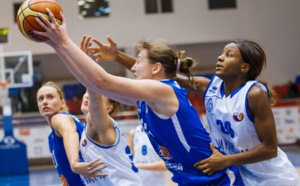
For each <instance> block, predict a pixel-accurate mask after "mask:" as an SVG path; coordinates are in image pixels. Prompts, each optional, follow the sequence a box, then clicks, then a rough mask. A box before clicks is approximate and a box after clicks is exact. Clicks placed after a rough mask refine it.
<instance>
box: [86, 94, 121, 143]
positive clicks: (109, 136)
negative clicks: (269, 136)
mask: <svg viewBox="0 0 300 186" xmlns="http://www.w3.org/2000/svg"><path fill="white" fill-rule="evenodd" d="M88 94H89V98H90V100H89V114H88V115H87V118H86V119H87V126H86V127H87V135H88V136H89V137H91V138H92V139H93V140H94V141H96V142H99V143H101V144H104V145H113V144H114V143H115V141H116V139H117V134H116V131H115V128H114V125H113V123H112V120H111V118H110V116H109V114H108V112H107V109H106V105H105V104H104V102H103V99H102V95H100V94H96V93H95V92H93V91H91V90H88Z"/></svg>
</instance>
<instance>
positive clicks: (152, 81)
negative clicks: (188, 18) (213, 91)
mask: <svg viewBox="0 0 300 186" xmlns="http://www.w3.org/2000/svg"><path fill="white" fill-rule="evenodd" d="M47 13H48V14H49V17H50V19H51V22H50V21H48V20H47V19H46V18H45V17H43V16H42V15H41V14H39V15H38V18H37V21H38V23H39V24H40V25H41V26H42V27H43V28H44V29H45V30H46V32H35V34H38V35H41V36H45V37H48V38H49V39H50V41H48V42H47V44H49V45H50V46H51V47H53V49H54V50H55V51H56V52H57V54H58V55H59V56H60V58H61V59H62V60H63V61H64V63H65V64H66V66H67V67H68V68H69V69H70V71H71V72H72V73H73V74H74V75H75V76H76V77H77V79H78V80H79V81H81V83H82V84H84V85H85V86H86V87H87V88H88V89H89V90H92V91H94V92H96V93H99V94H102V95H104V96H106V97H109V98H111V99H114V100H116V101H119V102H122V103H125V104H129V105H137V106H138V114H139V117H140V119H141V122H142V125H143V128H144V130H145V132H146V134H147V135H148V137H149V139H150V141H151V144H152V146H153V148H154V149H155V151H156V153H157V154H158V155H159V156H160V157H161V158H162V159H163V160H164V161H165V164H166V167H167V168H168V170H170V171H171V172H172V173H173V178H172V180H173V181H174V182H176V183H178V184H179V185H243V182H242V180H241V177H240V175H239V173H238V170H237V168H236V167H235V166H232V167H226V168H224V169H222V170H220V171H219V172H217V173H215V174H213V175H211V176H208V175H205V174H203V173H202V171H200V170H198V169H196V168H195V167H194V166H193V165H194V164H195V163H196V162H198V161H199V160H203V159H206V158H208V157H209V156H211V155H212V151H211V149H210V142H211V139H210V138H209V135H208V133H207V132H206V130H205V129H204V127H203V125H202V123H201V121H200V118H199V116H198V114H197V112H196V110H195V109H194V108H193V106H192V105H191V104H190V102H189V100H188V98H187V93H186V91H185V89H183V88H181V87H180V86H179V84H178V83H177V82H176V81H175V80H174V78H175V77H176V69H178V71H181V72H183V73H185V74H187V75H190V74H191V72H190V68H191V66H192V65H193V62H194V60H193V59H192V58H183V59H182V58H181V57H182V54H183V52H182V51H179V52H174V51H173V50H171V49H170V48H169V47H168V46H167V45H165V44H164V43H161V42H146V41H140V42H138V43H137V45H136V50H137V52H138V53H139V54H138V57H137V60H136V63H135V65H134V66H133V67H132V72H133V74H134V76H135V79H128V78H124V77H118V76H113V75H111V74H108V73H107V72H106V71H105V70H104V69H103V68H102V67H101V66H99V65H97V64H96V63H95V62H94V61H93V60H92V59H91V58H90V57H89V56H88V55H86V54H85V53H84V52H83V51H81V49H80V48H79V47H78V46H76V44H75V43H74V42H73V41H72V40H71V39H70V38H69V37H68V34H67V31H66V22H65V18H64V16H62V17H63V23H62V25H59V24H58V23H57V22H56V20H55V18H54V16H53V14H52V13H51V11H50V10H48V9H47ZM93 41H94V42H96V43H97V40H93Z"/></svg>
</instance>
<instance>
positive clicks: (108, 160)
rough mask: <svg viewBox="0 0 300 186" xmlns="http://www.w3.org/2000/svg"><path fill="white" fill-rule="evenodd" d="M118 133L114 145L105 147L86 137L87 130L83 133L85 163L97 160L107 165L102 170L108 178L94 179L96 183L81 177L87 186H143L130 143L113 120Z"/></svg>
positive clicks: (82, 148) (82, 145)
mask: <svg viewBox="0 0 300 186" xmlns="http://www.w3.org/2000/svg"><path fill="white" fill-rule="evenodd" d="M112 121H113V124H114V126H115V131H116V133H117V139H116V142H115V144H114V145H111V146H104V145H101V144H99V143H96V142H94V141H93V140H91V139H90V138H89V137H88V136H87V135H86V130H84V132H82V136H81V140H80V152H81V155H82V158H83V160H84V161H85V162H91V161H92V160H95V159H97V158H100V161H103V162H104V164H106V165H107V167H106V168H104V169H103V170H101V171H100V172H101V173H106V174H108V176H106V177H94V179H95V183H93V182H91V181H90V180H88V179H86V178H83V177H81V178H82V179H83V180H84V181H85V184H86V185H105V186H116V185H122V186H141V185H143V183H142V180H141V178H140V177H139V174H138V169H137V168H136V167H135V166H134V164H133V159H132V154H131V151H130V149H129V146H128V143H127V141H126V140H125V138H124V137H123V135H122V134H121V133H120V130H119V128H118V126H117V124H116V122H115V121H114V120H113V119H112Z"/></svg>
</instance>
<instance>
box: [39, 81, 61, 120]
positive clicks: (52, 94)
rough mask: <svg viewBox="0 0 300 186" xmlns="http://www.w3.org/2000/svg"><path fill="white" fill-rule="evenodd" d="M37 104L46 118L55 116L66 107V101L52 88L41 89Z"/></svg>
mask: <svg viewBox="0 0 300 186" xmlns="http://www.w3.org/2000/svg"><path fill="white" fill-rule="evenodd" d="M37 102H38V108H39V112H40V114H41V115H42V116H45V117H49V116H53V115H54V114H56V113H58V112H59V111H60V110H61V109H62V108H63V107H64V106H65V101H64V100H61V99H60V97H59V94H58V93H57V90H56V89H55V88H54V87H51V86H43V87H42V88H40V89H39V91H38V92H37Z"/></svg>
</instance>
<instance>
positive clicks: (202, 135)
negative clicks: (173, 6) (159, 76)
mask: <svg viewBox="0 0 300 186" xmlns="http://www.w3.org/2000/svg"><path fill="white" fill-rule="evenodd" d="M161 82H162V83H165V84H167V85H170V86H171V87H172V88H173V89H174V91H175V93H176V95H177V98H178V101H179V108H178V111H177V112H176V114H174V115H173V116H172V117H166V116H163V115H161V114H159V113H156V112H154V111H152V110H151V108H150V107H149V106H148V105H147V104H146V102H144V101H138V102H137V106H138V114H139V117H140V120H141V122H142V126H143V128H144V130H145V132H146V134H147V135H148V137H149V140H150V142H151V144H152V146H153V148H154V150H155V151H156V153H157V154H158V155H159V156H160V157H161V158H162V159H163V160H164V162H165V164H166V166H167V168H168V170H169V171H170V172H172V173H173V177H172V180H173V181H174V182H176V183H178V185H188V186H190V185H243V182H242V180H241V176H240V174H239V172H238V169H237V167H235V166H232V167H229V168H225V169H224V170H222V171H219V172H217V173H215V174H214V175H212V176H207V175H205V174H203V173H202V171H200V170H198V169H196V168H195V167H194V166H193V165H194V164H195V163H196V162H198V161H201V160H203V159H206V158H208V157H210V156H211V155H212V151H211V149H210V142H211V139H210V137H209V134H208V133H207V132H206V130H205V128H204V127H203V125H202V122H201V120H200V118H199V116H198V113H197V112H196V110H195V109H194V107H193V106H192V105H191V103H190V102H189V100H188V98H187V92H186V90H185V89H183V88H181V87H180V86H179V84H178V83H177V82H176V81H175V80H162V81H161Z"/></svg>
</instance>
